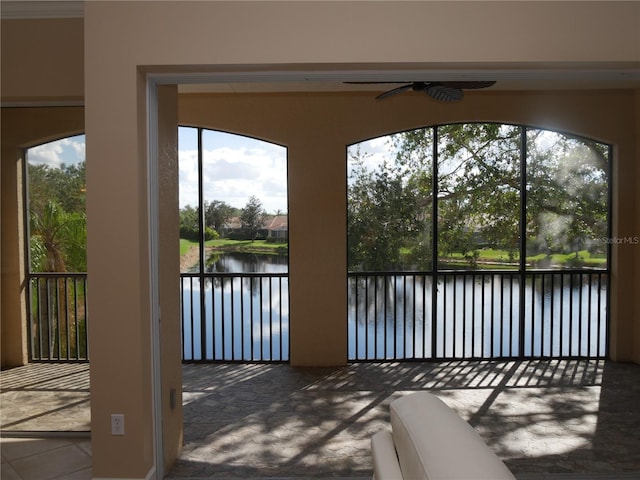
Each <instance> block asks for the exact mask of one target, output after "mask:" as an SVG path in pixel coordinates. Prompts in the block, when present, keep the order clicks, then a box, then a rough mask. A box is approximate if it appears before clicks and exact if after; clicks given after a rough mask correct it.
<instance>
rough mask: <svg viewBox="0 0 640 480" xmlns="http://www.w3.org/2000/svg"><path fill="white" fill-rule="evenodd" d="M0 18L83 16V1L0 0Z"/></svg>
mask: <svg viewBox="0 0 640 480" xmlns="http://www.w3.org/2000/svg"><path fill="white" fill-rule="evenodd" d="M0 16H1V17H2V19H3V20H4V19H30V18H83V17H84V1H82V0H71V1H57V0H54V1H32V0H21V1H19V0H3V1H2V2H0Z"/></svg>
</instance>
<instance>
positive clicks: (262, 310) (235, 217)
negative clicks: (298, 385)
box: [179, 127, 289, 361]
mask: <svg viewBox="0 0 640 480" xmlns="http://www.w3.org/2000/svg"><path fill="white" fill-rule="evenodd" d="M179 204H180V205H179V207H180V256H181V261H180V264H181V268H180V270H181V303H182V307H181V311H182V333H183V335H182V337H183V338H182V354H183V359H184V360H189V361H191V360H197V361H234V360H248V361H254V360H259V361H287V360H288V359H289V291H288V221H287V218H288V217H287V149H286V148H284V147H281V146H279V145H275V144H273V143H269V142H264V141H261V140H257V139H254V138H249V137H244V136H241V135H235V134H230V133H225V132H219V131H215V130H208V129H203V128H193V127H180V129H179ZM201 212H202V213H201Z"/></svg>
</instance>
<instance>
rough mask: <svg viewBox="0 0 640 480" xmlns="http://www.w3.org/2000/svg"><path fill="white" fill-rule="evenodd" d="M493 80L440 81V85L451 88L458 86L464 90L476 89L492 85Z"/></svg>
mask: <svg viewBox="0 0 640 480" xmlns="http://www.w3.org/2000/svg"><path fill="white" fill-rule="evenodd" d="M495 83H496V82H495V81H465V80H463V81H459V82H440V84H441V85H444V86H446V87H451V88H459V89H465V90H476V89H478V88H487V87H490V86H492V85H494V84H495Z"/></svg>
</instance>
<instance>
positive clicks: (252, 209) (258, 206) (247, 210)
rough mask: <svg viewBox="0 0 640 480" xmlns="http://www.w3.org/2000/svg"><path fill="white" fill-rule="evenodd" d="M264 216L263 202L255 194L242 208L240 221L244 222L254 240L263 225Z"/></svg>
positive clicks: (243, 224) (243, 225)
mask: <svg viewBox="0 0 640 480" xmlns="http://www.w3.org/2000/svg"><path fill="white" fill-rule="evenodd" d="M264 216H265V211H264V208H262V202H261V201H260V200H259V199H258V198H257V197H255V196H253V195H252V196H251V197H249V201H248V202H247V204H246V205H245V207H244V208H243V209H242V214H241V215H240V221H241V222H242V228H244V229H245V230H246V232H247V234H248V235H249V238H250V239H251V240H252V241H253V240H255V238H256V236H257V234H258V232H259V231H260V229H261V228H262V226H263V223H264Z"/></svg>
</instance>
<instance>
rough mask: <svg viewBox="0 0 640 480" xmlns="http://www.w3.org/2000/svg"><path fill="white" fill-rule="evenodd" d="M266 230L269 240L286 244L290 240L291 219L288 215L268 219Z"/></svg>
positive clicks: (265, 225)
mask: <svg viewBox="0 0 640 480" xmlns="http://www.w3.org/2000/svg"><path fill="white" fill-rule="evenodd" d="M264 228H265V229H266V230H267V238H274V239H276V240H277V241H281V242H286V241H287V239H288V238H289V217H288V216H287V215H274V216H273V217H266V218H265V223H264Z"/></svg>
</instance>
